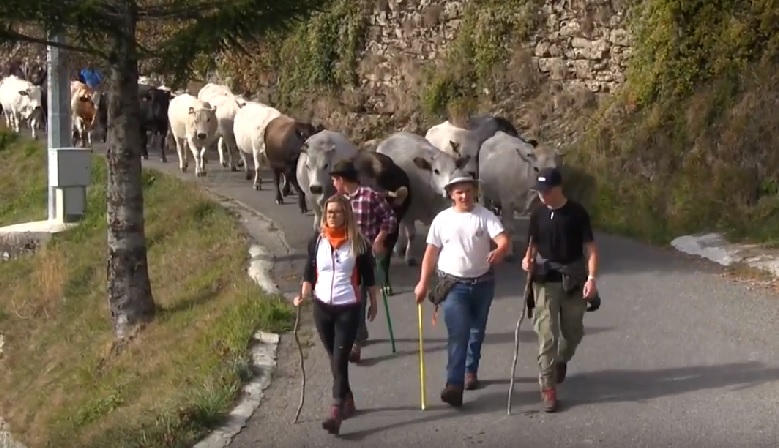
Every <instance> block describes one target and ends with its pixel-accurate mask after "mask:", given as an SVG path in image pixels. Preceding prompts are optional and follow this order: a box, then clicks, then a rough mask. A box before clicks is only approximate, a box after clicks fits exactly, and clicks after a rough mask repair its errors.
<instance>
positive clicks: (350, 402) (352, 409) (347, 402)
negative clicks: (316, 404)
mask: <svg viewBox="0 0 779 448" xmlns="http://www.w3.org/2000/svg"><path fill="white" fill-rule="evenodd" d="M356 413H357V406H355V404H354V395H353V394H352V393H351V392H349V395H347V396H346V398H345V399H344V402H343V405H341V416H342V417H343V419H344V420H346V419H347V418H349V417H352V416H354V414H356Z"/></svg>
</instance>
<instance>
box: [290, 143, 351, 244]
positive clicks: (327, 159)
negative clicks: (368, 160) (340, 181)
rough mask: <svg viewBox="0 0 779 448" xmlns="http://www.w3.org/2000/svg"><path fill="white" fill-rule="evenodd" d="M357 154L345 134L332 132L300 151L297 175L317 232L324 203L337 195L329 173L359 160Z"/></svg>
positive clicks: (307, 144) (306, 144)
mask: <svg viewBox="0 0 779 448" xmlns="http://www.w3.org/2000/svg"><path fill="white" fill-rule="evenodd" d="M358 151H359V150H358V149H357V146H355V145H354V144H353V143H352V142H350V141H349V139H348V138H346V137H345V136H344V135H343V134H340V133H338V132H335V131H329V130H324V131H322V132H319V133H316V134H314V135H312V136H311V137H309V138H308V140H306V143H305V144H304V145H303V148H301V154H300V158H299V159H298V163H297V169H296V172H295V175H296V177H297V181H298V185H300V187H301V188H302V189H303V192H304V193H305V195H306V199H307V201H308V204H309V205H310V206H311V209H312V210H313V211H314V231H316V230H317V229H319V223H320V220H321V219H322V206H323V205H324V202H325V200H326V199H327V198H328V197H330V196H331V195H333V194H335V188H334V187H333V182H332V180H331V179H330V170H331V169H332V168H333V165H334V164H336V163H338V162H340V161H342V160H347V159H350V158H352V157H354V156H356V155H357V152H358Z"/></svg>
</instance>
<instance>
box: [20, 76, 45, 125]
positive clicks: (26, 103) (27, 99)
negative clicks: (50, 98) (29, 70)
mask: <svg viewBox="0 0 779 448" xmlns="http://www.w3.org/2000/svg"><path fill="white" fill-rule="evenodd" d="M18 93H19V99H20V102H19V103H20V104H19V111H20V112H21V114H22V117H24V118H25V119H26V120H31V119H33V118H39V116H40V115H41V114H42V113H43V112H42V109H41V100H42V97H43V89H41V86H36V85H33V84H32V83H30V82H28V83H27V86H26V87H25V88H23V89H19V91H18Z"/></svg>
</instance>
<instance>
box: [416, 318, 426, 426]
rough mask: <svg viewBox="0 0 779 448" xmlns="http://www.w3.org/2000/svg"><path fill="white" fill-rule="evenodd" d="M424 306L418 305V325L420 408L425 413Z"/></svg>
mask: <svg viewBox="0 0 779 448" xmlns="http://www.w3.org/2000/svg"><path fill="white" fill-rule="evenodd" d="M423 324H424V321H423V319H422V304H421V303H418V304H417V325H418V327H419V407H420V408H421V409H422V410H423V411H424V410H425V408H426V407H427V391H426V387H425V382H426V381H425V343H424V340H425V339H424V336H423V328H422V325H423Z"/></svg>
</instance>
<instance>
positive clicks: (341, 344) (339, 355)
mask: <svg viewBox="0 0 779 448" xmlns="http://www.w3.org/2000/svg"><path fill="white" fill-rule="evenodd" d="M314 323H315V325H316V331H317V333H319V338H320V339H321V340H322V345H324V346H325V350H326V351H327V355H328V357H329V358H330V372H331V373H332V374H333V399H335V401H336V402H337V403H340V402H342V401H343V400H344V399H345V398H347V397H348V396H349V394H350V393H351V392H352V389H351V387H350V386H349V353H350V352H351V351H352V346H353V345H354V340H355V338H356V337H357V328H358V327H359V325H360V304H359V303H355V304H353V305H351V304H349V305H328V304H326V303H322V302H320V301H319V300H316V299H315V300H314Z"/></svg>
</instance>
